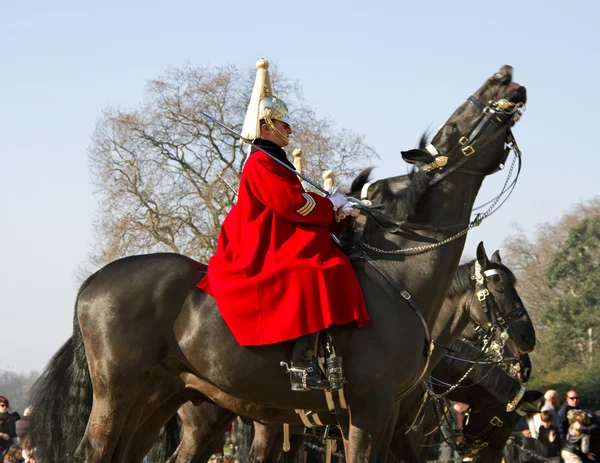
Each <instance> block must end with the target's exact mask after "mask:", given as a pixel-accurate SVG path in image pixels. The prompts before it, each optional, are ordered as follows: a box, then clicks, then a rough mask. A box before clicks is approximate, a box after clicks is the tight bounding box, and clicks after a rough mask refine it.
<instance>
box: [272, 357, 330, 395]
mask: <svg viewBox="0 0 600 463" xmlns="http://www.w3.org/2000/svg"><path fill="white" fill-rule="evenodd" d="M280 365H281V366H283V367H285V368H286V371H287V373H289V374H290V383H291V387H292V391H312V390H327V389H330V388H331V385H330V384H329V381H328V380H327V378H326V377H325V376H324V375H323V372H322V371H321V368H320V367H319V366H318V363H317V362H316V360H315V361H313V362H311V364H310V365H308V366H307V367H296V366H293V365H292V366H289V365H288V364H287V363H286V362H280ZM317 369H318V370H317Z"/></svg>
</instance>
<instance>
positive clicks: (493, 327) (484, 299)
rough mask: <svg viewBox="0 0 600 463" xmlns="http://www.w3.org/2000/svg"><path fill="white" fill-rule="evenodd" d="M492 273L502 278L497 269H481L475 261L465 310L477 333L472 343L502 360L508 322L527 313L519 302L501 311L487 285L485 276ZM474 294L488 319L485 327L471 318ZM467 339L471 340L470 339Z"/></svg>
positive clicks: (507, 336) (507, 335)
mask: <svg viewBox="0 0 600 463" xmlns="http://www.w3.org/2000/svg"><path fill="white" fill-rule="evenodd" d="M493 275H497V276H498V277H499V278H502V273H501V271H500V270H499V269H495V268H491V269H487V270H483V271H482V269H481V264H480V263H479V262H478V261H475V269H474V275H473V276H472V277H471V279H473V280H474V281H475V285H474V286H473V293H472V295H471V297H470V298H469V300H468V303H467V307H466V309H465V310H466V312H467V314H468V315H469V318H470V321H471V323H472V325H473V326H474V328H475V333H476V334H477V339H476V340H475V342H474V344H476V345H479V346H480V348H482V349H483V348H484V346H485V348H486V349H487V350H488V351H489V354H491V355H490V356H491V357H495V358H496V359H497V360H498V361H499V362H500V361H502V360H504V357H503V355H504V345H505V343H506V341H508V339H509V337H510V336H509V334H508V330H509V326H508V324H509V322H510V321H511V320H513V319H515V318H520V317H522V316H523V315H524V314H526V313H527V309H526V308H525V306H524V305H523V304H521V305H520V306H519V307H517V308H516V309H514V310H511V311H510V312H508V313H501V312H500V307H499V305H498V303H497V301H496V299H495V298H494V295H493V294H492V292H490V290H489V289H488V287H487V278H488V277H490V276H493ZM475 296H477V299H478V301H479V302H480V305H481V308H482V310H483V312H484V313H485V315H486V317H487V319H488V327H487V328H486V327H485V326H483V325H482V324H480V323H479V322H477V321H476V320H475V319H473V317H472V315H471V306H472V301H473V299H474V297H475ZM468 341H470V342H473V341H472V340H468Z"/></svg>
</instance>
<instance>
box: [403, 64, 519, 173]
mask: <svg viewBox="0 0 600 463" xmlns="http://www.w3.org/2000/svg"><path fill="white" fill-rule="evenodd" d="M526 100H527V92H526V89H525V87H522V86H520V85H519V84H517V83H514V82H513V80H512V67H511V66H508V65H506V66H503V67H502V68H501V69H500V71H498V72H497V73H496V74H494V75H493V76H492V77H490V78H489V79H488V80H487V81H486V82H485V83H484V84H483V85H482V86H481V88H479V90H477V91H476V92H475V93H474V94H473V95H472V96H471V97H469V99H468V100H467V101H466V102H465V103H463V104H462V105H461V106H460V107H459V108H458V109H457V110H456V111H455V112H454V114H452V116H451V117H450V119H448V121H447V122H446V123H445V124H444V125H443V126H442V127H441V128H440V130H438V132H437V133H436V134H435V136H434V138H433V140H432V141H431V143H430V144H429V145H426V146H422V147H421V148H420V149H416V150H411V151H407V152H404V153H402V154H403V157H404V159H405V161H407V162H409V163H412V164H416V165H417V166H420V167H419V168H420V169H421V170H425V171H427V172H435V173H439V174H442V175H443V174H444V172H446V174H447V173H448V172H450V171H452V170H454V169H458V168H460V167H462V166H463V165H464V166H465V171H466V169H467V168H468V172H470V173H471V174H475V175H476V174H480V175H487V174H491V173H493V172H495V171H496V170H497V169H498V168H499V166H500V165H501V164H503V163H504V162H505V160H506V157H507V155H508V151H507V150H506V149H505V143H507V142H510V141H511V135H510V128H511V127H512V126H513V125H514V124H515V123H516V122H517V121H518V119H519V118H520V116H521V113H522V110H523V108H524V105H525V102H526Z"/></svg>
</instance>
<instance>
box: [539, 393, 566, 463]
mask: <svg viewBox="0 0 600 463" xmlns="http://www.w3.org/2000/svg"><path fill="white" fill-rule="evenodd" d="M546 400H547V399H546ZM540 418H541V421H542V425H541V426H540V428H539V429H538V433H537V434H538V439H539V441H540V442H541V443H543V444H544V445H545V446H546V447H547V448H548V453H547V455H548V457H549V458H552V460H550V461H552V462H555V463H558V462H559V461H560V449H561V447H562V445H561V441H560V435H559V433H558V428H557V427H556V426H555V425H554V415H553V414H552V412H551V411H550V410H544V411H542V412H541V413H540Z"/></svg>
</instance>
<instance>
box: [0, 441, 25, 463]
mask: <svg viewBox="0 0 600 463" xmlns="http://www.w3.org/2000/svg"><path fill="white" fill-rule="evenodd" d="M24 462H25V460H24V459H23V449H22V448H21V447H19V446H18V445H11V446H10V448H9V449H8V452H6V455H4V463H24Z"/></svg>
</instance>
